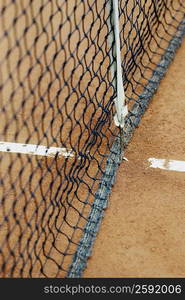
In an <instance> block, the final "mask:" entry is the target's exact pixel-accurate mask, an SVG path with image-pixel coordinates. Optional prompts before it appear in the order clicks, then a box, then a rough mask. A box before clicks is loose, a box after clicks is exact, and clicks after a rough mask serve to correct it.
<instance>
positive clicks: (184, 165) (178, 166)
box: [148, 158, 185, 172]
mask: <svg viewBox="0 0 185 300" xmlns="http://www.w3.org/2000/svg"><path fill="white" fill-rule="evenodd" d="M148 161H149V162H150V167H151V168H159V169H162V170H169V171H177V172H185V161H181V160H172V159H156V158H149V159H148Z"/></svg>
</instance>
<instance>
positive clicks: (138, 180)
mask: <svg viewBox="0 0 185 300" xmlns="http://www.w3.org/2000/svg"><path fill="white" fill-rule="evenodd" d="M184 71H185V41H184V42H183V45H182V46H181V48H180V49H179V50H178V52H177V55H176V57H175V59H174V62H173V63H172V65H171V66H170V68H169V70H168V72H167V74H166V76H165V78H164V79H163V80H162V82H161V85H160V87H159V90H158V92H157V93H156V95H155V96H154V98H153V101H152V103H151V104H150V106H149V108H148V110H147V112H146V113H145V115H144V117H143V119H142V122H141V124H140V125H139V128H138V129H137V130H136V131H135V134H134V137H133V139H132V141H131V142H130V145H129V146H128V148H127V150H126V152H125V157H126V158H127V159H128V162H126V161H125V162H123V163H122V165H121V166H120V168H119V170H118V173H117V180H116V183H115V185H114V188H113V191H112V194H111V197H110V201H109V207H108V209H107V210H106V212H105V217H104V219H103V222H102V226H101V229H100V232H99V234H98V237H97V240H96V242H95V246H94V249H93V253H92V257H91V258H90V259H89V261H88V265H87V269H86V270H85V272H84V277H185V243H184V234H185V222H184V221H185V201H184V199H185V198H184V195H185V172H177V171H169V170H161V169H155V168H151V167H150V163H149V162H148V159H149V158H156V159H166V160H179V161H185V122H184V114H185V75H184Z"/></svg>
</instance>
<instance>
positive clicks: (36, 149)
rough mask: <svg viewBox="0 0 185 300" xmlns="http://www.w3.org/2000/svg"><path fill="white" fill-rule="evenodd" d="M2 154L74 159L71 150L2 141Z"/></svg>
mask: <svg viewBox="0 0 185 300" xmlns="http://www.w3.org/2000/svg"><path fill="white" fill-rule="evenodd" d="M0 152H10V153H21V154H29V155H41V156H55V155H57V154H58V155H59V156H64V157H74V154H73V153H72V151H71V150H67V149H66V148H58V147H49V148H48V147H46V146H42V145H32V144H20V143H9V142H3V141H0Z"/></svg>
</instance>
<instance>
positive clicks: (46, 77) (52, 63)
mask: <svg viewBox="0 0 185 300" xmlns="http://www.w3.org/2000/svg"><path fill="white" fill-rule="evenodd" d="M4 3H6V5H7V7H8V9H7V10H6V11H5V13H4V16H3V17H2V23H3V26H4V27H1V30H0V35H1V38H2V41H1V42H2V43H1V48H0V54H1V69H0V75H1V80H2V82H3V84H4V86H3V91H2V94H1V103H2V106H4V111H3V114H2V116H1V122H0V124H1V125H0V131H1V133H2V137H3V138H2V139H3V141H5V142H17V143H23V144H24V143H25V144H36V145H37V144H39V145H44V146H47V147H51V146H52V147H65V148H66V149H67V150H70V149H71V148H73V149H75V151H76V154H77V155H76V154H75V155H74V157H71V158H69V159H65V157H62V156H60V157H58V158H57V159H56V158H54V157H39V156H30V155H17V154H15V153H1V170H0V171H1V178H3V185H2V187H1V189H0V195H1V197H2V198H3V197H4V199H6V201H4V202H3V209H1V211H0V218H1V220H2V224H1V225H2V226H1V232H0V244H1V245H2V248H1V250H2V252H1V256H0V263H1V262H2V261H4V260H5V261H7V265H6V269H5V273H6V274H5V276H7V277H8V276H9V272H10V269H11V267H12V265H14V271H13V276H14V277H20V276H25V277H26V276H28V273H29V271H30V269H31V272H32V274H31V275H32V276H33V277H38V276H39V277H42V276H49V277H55V276H57V277H64V276H65V275H66V270H67V268H68V266H69V264H70V262H71V259H72V255H73V254H74V253H75V250H76V248H77V243H78V242H79V240H80V238H81V236H82V232H83V230H82V228H83V227H84V225H85V224H86V218H87V216H88V214H89V212H90V208H91V204H92V201H93V199H94V198H93V195H92V194H91V189H90V188H93V191H95V190H96V189H97V187H98V183H99V182H98V180H97V181H96V182H94V180H93V178H96V179H100V177H101V174H100V172H99V162H100V160H101V159H102V156H103V155H104V154H105V153H107V140H109V137H110V136H111V134H110V129H115V126H114V124H113V122H111V121H110V120H109V122H107V123H106V125H105V126H104V127H103V130H102V132H101V133H102V134H104V135H105V136H106V139H105V140H103V141H101V140H99V139H98V137H97V140H96V143H95V145H94V147H92V148H91V152H90V153H88V154H89V155H90V158H91V161H90V164H89V161H86V162H83V166H82V167H80V163H79V160H78V159H79V157H78V154H79V152H80V151H82V152H83V151H84V148H85V147H86V144H87V143H88V137H89V130H93V129H94V128H95V127H96V124H97V122H98V120H99V118H100V116H101V114H102V108H100V106H99V102H98V101H100V99H101V104H102V106H103V107H105V106H106V105H107V103H108V101H109V100H110V97H111V96H112V89H111V88H110V89H109V88H107V82H109V76H110V72H107V68H108V66H109V64H110V60H109V59H110V58H109V57H106V55H105V53H106V51H108V49H109V47H110V44H109V43H108V42H105V35H106V33H107V31H108V28H107V27H106V26H104V27H103V28H102V29H101V31H100V33H99V35H97V29H98V28H99V26H100V25H101V23H102V24H103V22H104V18H105V17H106V14H105V15H104V13H103V10H102V3H101V2H98V4H97V7H96V9H95V4H94V0H89V1H88V5H90V6H92V5H94V7H93V10H94V11H93V13H92V11H91V10H89V7H88V5H86V6H85V5H83V4H82V3H83V2H82V1H80V0H79V1H74V0H69V1H68V4H64V5H63V7H62V13H61V11H60V10H58V5H59V4H58V3H59V1H56V2H55V1H54V2H48V3H47V1H46V3H47V5H45V6H44V7H42V11H40V14H39V10H40V7H41V6H42V4H43V3H44V2H43V1H41V0H40V1H35V3H34V5H31V6H30V7H29V9H28V11H27V14H23V15H21V12H22V11H23V10H25V9H26V7H27V5H28V4H29V3H30V1H27V0H25V1H20V2H19V1H16V10H15V7H14V4H13V2H11V1H8V0H7V1H4V2H3V4H4ZM63 3H64V1H63ZM69 3H70V5H69ZM75 3H78V4H79V6H78V8H77V9H76V11H75V17H74V15H73V17H71V22H67V19H66V16H67V15H71V13H72V12H73V11H74V7H75ZM130 3H131V8H132V6H133V3H135V1H133V0H132V1H130ZM0 5H2V4H0ZM131 8H130V10H131ZM96 10H97V11H98V12H99V15H98V13H97V12H96V13H95V11H96ZM130 10H129V11H130ZM100 11H102V12H101V13H100ZM129 11H128V13H129ZM107 13H108V12H107ZM135 13H136V14H137V13H138V9H136V11H135ZM83 14H84V15H85V18H84V24H85V28H86V30H87V31H88V29H89V27H90V26H91V24H92V23H93V22H95V20H96V19H97V16H98V18H99V19H98V21H97V20H96V22H95V26H94V28H95V30H94V31H93V30H92V31H91V34H89V36H88V38H85V33H84V29H83V27H82V23H80V24H78V26H77V28H78V30H77V31H76V32H75V34H72V35H71V37H70V42H68V36H67V34H68V33H69V32H72V31H74V30H75V28H76V23H78V21H79V20H81V17H82V15H83ZM15 15H16V16H19V17H18V18H17V21H16V26H11V22H12V20H13V18H14V17H15ZM51 15H52V16H53V17H52V18H51V19H50V16H51ZM142 17H143V16H142ZM167 17H168V18H170V16H168V15H167ZM34 18H37V22H36V23H34V24H33V19H34ZM122 18H123V20H122ZM122 18H121V20H122V21H124V17H123V16H122ZM169 20H170V19H169ZM139 21H140V22H144V21H143V19H142V18H141V17H140V19H139ZM61 24H64V25H63V27H62V28H60V25H61ZM10 27H11V30H10ZM25 27H28V28H29V30H27V31H26V33H25V32H24V29H25ZM16 28H17V30H16ZM43 28H47V30H46V31H43ZM59 28H60V31H59V30H58V29H59ZM57 30H58V31H57ZM129 30H130V27H129V24H128V28H127V27H126V28H125V32H127V31H128V32H129ZM6 31H7V32H8V33H9V35H8V37H6V36H4V32H6ZM57 32H60V33H57ZM173 33H174V32H173V30H172V32H171V34H173ZM54 34H56V35H55V39H54V40H52V37H53V35H54ZM134 34H135V32H134V31H133V32H132V33H131V37H134ZM23 35H24V39H23V38H22V36H23ZM38 35H39V39H38V40H35V37H36V36H38ZM132 35H133V36H132ZM89 40H90V42H91V43H92V44H93V46H91V47H90V48H89V49H88V43H89ZM16 41H19V46H18V47H17V44H16ZM78 43H80V44H79V45H78V51H76V50H75V47H76V46H77V44H78ZM163 43H164V45H163V46H164V47H165V46H166V45H165V42H164V41H163ZM46 45H47V48H45V46H46ZM61 45H64V48H63V50H62V51H61ZM95 45H96V46H95ZM127 46H128V45H125V48H127ZM9 48H10V49H11V51H10V52H9V54H8V56H5V53H6V51H7V49H9ZM125 48H124V47H123V50H122V55H124V51H126V49H125ZM151 48H152V50H153V51H154V50H155V48H156V45H155V44H151ZM28 49H29V51H27V50H28ZM87 49H88V51H87V52H86V54H84V53H85V51H86V50H87ZM184 50H185V46H183V47H182V48H181V49H180V50H179V51H178V56H177V57H176V59H175V61H174V63H173V65H172V66H171V67H170V70H169V71H168V74H167V76H166V78H165V79H164V80H163V82H162V84H161V87H160V90H159V92H158V93H157V95H156V96H155V98H154V100H153V102H152V104H151V106H150V108H149V109H148V111H147V113H146V115H145V116H144V118H143V121H142V124H141V125H140V126H139V129H137V130H136V132H135V135H134V138H133V139H132V141H131V143H130V145H129V147H128V149H127V151H126V153H125V156H126V157H127V158H128V162H123V164H122V165H121V167H120V169H119V171H118V174H117V181H116V183H115V187H114V189H113V192H112V195H111V198H110V205H109V208H108V209H107V211H106V213H105V218H104V220H103V223H102V226H101V229H100V233H99V234H98V238H97V241H96V242H95V247H94V250H93V256H92V258H91V259H90V260H89V262H88V266H87V269H86V271H85V273H84V276H85V277H99V276H102V277H108V276H113V277H117V276H119V277H124V276H125V277H127V276H168V275H169V276H183V274H184V275H185V266H183V263H182V262H183V259H184V257H183V255H184V253H185V252H184V251H183V250H184V249H183V244H184V243H183V238H182V237H183V232H184V231H183V230H184V226H183V225H184V224H183V217H184V212H185V204H184V201H183V193H184V192H185V187H184V186H183V185H184V184H183V182H184V181H183V180H184V179H185V178H184V173H177V172H170V171H163V170H158V169H152V168H150V167H149V162H148V161H147V160H148V158H150V157H155V158H164V159H175V160H184V161H185V152H183V149H184V148H183V143H184V129H185V125H184V122H183V120H184V111H185V110H184V101H185V82H184V81H183V75H184V71H183V70H184V69H185V57H184V56H183V55H184V53H185V52H184ZM95 52H96V54H97V55H96V57H95V58H94V53H95ZM43 53H44V55H43ZM56 53H57V55H55V54H56ZM71 53H73V59H72V58H71ZM130 55H131V54H130ZM105 57H106V58H105ZM5 58H6V59H5ZM38 58H39V59H38ZM21 59H22V60H21ZM127 59H128V60H129V59H130V57H129V55H128V58H127ZM158 59H159V57H157V56H156V58H154V60H153V63H154V62H157V61H158ZM18 61H19V64H18V65H17V62H18ZM79 61H80V62H81V64H79V66H78V68H76V70H75V72H74V71H73V69H74V67H77V66H76V65H75V64H76V63H77V64H78V63H79ZM91 61H93V64H91V65H90V66H89V65H88V64H90V62H91ZM141 61H142V63H143V65H145V64H146V65H147V64H148V58H147V57H146V56H145V57H143V58H142V60H141ZM64 62H66V64H65V65H64ZM101 62H103V64H102V65H101ZM183 63H184V66H183ZM31 66H34V68H33V69H32V70H31V71H29V70H30V67H31ZM46 66H47V67H46ZM87 66H88V72H87V71H86V70H87ZM48 67H49V68H48ZM151 67H153V65H152V66H151ZM72 71H73V72H72ZM109 71H110V70H109ZM147 72H148V73H149V74H145V75H148V76H149V75H151V73H152V71H151V70H149V69H148V70H146V73H147ZM72 73H73V75H71V74H72ZM95 73H96V74H97V76H96V77H94V79H93V80H91V79H92V78H91V77H92V74H95ZM10 74H11V77H10ZM178 76H179V77H178ZM146 77H147V76H146ZM100 79H101V80H100ZM131 79H132V78H130V80H131ZM139 79H140V73H139V72H136V73H135V74H134V80H136V81H137V80H139ZM64 82H67V84H64ZM79 82H80V84H78V83H79ZM141 82H142V83H143V84H145V83H146V81H145V80H144V79H143V78H142V79H141ZM50 83H52V84H50ZM129 89H130V90H129ZM136 89H137V92H138V93H140V92H142V89H141V87H140V86H138V87H137V88H136ZM140 89H141V90H140ZM131 90H132V86H130V87H129V86H128V90H127V91H128V94H129V95H130V93H131ZM12 91H14V92H13V93H12ZM58 91H60V92H58ZM82 94H83V97H81V95H82ZM23 99H24V101H23ZM66 99H67V100H66ZM88 99H93V101H92V103H91V104H89V103H88V101H87V100H88ZM102 99H103V100H102ZM132 104H133V103H132V102H131V103H130V104H129V105H130V106H131V105H132ZM111 118H112V116H111ZM5 125H6V126H5ZM43 133H44V134H43ZM82 133H83V134H82ZM81 135H82V136H81ZM79 136H81V138H80V139H79ZM79 140H80V142H79ZM98 143H99V149H98V151H97V144H98ZM105 161H106V159H105V158H104V161H103V162H102V165H101V166H102V167H103V165H105ZM73 164H74V165H75V164H76V165H79V169H78V174H77V175H76V174H73V173H72V172H71V173H70V170H72V165H73ZM20 170H21V172H20ZM84 170H86V173H84ZM30 174H32V175H33V176H31V177H30ZM75 176H76V177H75ZM74 177H75V180H76V181H75V183H74V182H73V181H72V180H71V178H73V179H74ZM66 178H67V180H66V181H65V179H66ZM82 181H83V182H82ZM66 182H67V183H66ZM38 183H39V184H38ZM89 187H90V188H89ZM87 197H88V204H87V203H86V204H85V201H86V199H87ZM61 199H62V200H61ZM7 215H8V221H7V220H6V222H5V221H4V220H5V216H7ZM81 215H82V216H81ZM79 216H80V217H79ZM61 220H62V222H61ZM61 223H62V224H61ZM36 224H37V226H38V228H37V230H35V225H36ZM38 224H39V225H38ZM74 228H75V229H74ZM9 232H11V234H10V235H9ZM20 238H21V243H19V239H20ZM7 240H8V242H7ZM53 245H54V247H53ZM10 250H12V252H13V254H12V253H11V251H10ZM20 253H21V254H22V256H20ZM63 253H65V255H63ZM66 254H67V255H66ZM48 257H49V259H48ZM15 261H16V264H15ZM26 262H28V263H27V265H26ZM57 264H58V266H61V265H62V267H63V268H64V269H63V270H60V271H58V267H57ZM41 265H42V267H43V269H42V272H41ZM23 267H24V271H22V274H20V270H21V269H22V270H23ZM0 276H1V274H0Z"/></svg>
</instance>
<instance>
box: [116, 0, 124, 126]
mask: <svg viewBox="0 0 185 300" xmlns="http://www.w3.org/2000/svg"><path fill="white" fill-rule="evenodd" d="M118 4H119V3H118V0H113V18H114V33H115V47H116V71H117V72H116V77H117V98H116V99H114V102H115V106H116V115H115V116H114V121H115V125H116V126H120V127H121V128H123V127H124V125H125V117H126V115H127V114H128V108H127V105H126V100H125V91H124V86H123V76H122V65H121V47H120V29H119V5H118Z"/></svg>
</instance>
